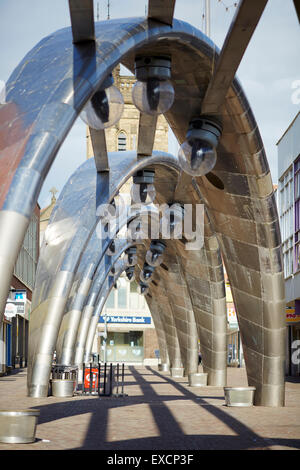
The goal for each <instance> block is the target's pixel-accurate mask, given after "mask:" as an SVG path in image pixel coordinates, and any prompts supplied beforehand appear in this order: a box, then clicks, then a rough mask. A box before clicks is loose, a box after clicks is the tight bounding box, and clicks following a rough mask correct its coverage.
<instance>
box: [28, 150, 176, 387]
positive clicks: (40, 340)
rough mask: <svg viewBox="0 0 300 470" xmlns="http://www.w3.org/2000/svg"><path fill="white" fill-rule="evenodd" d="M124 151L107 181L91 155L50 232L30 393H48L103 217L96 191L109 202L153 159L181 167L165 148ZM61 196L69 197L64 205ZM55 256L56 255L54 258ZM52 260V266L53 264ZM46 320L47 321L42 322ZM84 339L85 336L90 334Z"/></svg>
mask: <svg viewBox="0 0 300 470" xmlns="http://www.w3.org/2000/svg"><path fill="white" fill-rule="evenodd" d="M122 154H123V155H122V157H120V155H119V154H118V153H117V154H116V153H112V154H111V155H110V156H109V158H110V161H111V167H112V172H111V175H112V177H111V178H109V181H107V175H102V174H101V175H99V174H96V173H95V171H94V168H93V164H94V162H93V161H92V160H87V161H86V162H85V163H84V164H83V165H81V166H80V167H79V169H78V171H76V172H75V173H74V174H73V175H72V176H71V178H70V179H69V181H68V183H67V184H66V185H65V188H64V190H63V191H62V194H61V196H60V198H59V200H58V203H57V206H56V208H55V210H54V212H53V216H52V217H51V220H50V224H49V226H48V228H47V230H46V232H45V241H44V244H43V247H42V250H41V259H40V261H39V266H38V271H37V280H36V287H35V291H34V295H33V309H32V313H31V321H30V330H29V335H30V338H31V340H30V344H29V363H28V393H29V395H30V396H47V393H48V381H49V377H50V371H51V362H52V356H53V352H54V349H55V345H56V341H57V336H58V333H59V328H60V326H61V321H62V317H63V314H64V311H65V306H66V302H67V299H68V297H69V295H70V292H71V287H72V284H73V281H74V275H75V266H76V264H78V261H79V258H80V256H81V255H82V253H83V252H84V249H85V248H86V245H87V241H88V240H89V239H90V237H91V236H92V234H93V232H94V231H95V230H96V227H97V223H98V221H99V216H98V215H97V196H96V195H97V193H98V192H99V191H100V188H102V187H104V190H103V191H102V194H101V197H102V200H101V197H100V196H99V197H98V207H99V204H100V203H101V202H102V203H105V204H107V203H109V202H111V201H112V199H113V198H114V197H115V195H116V194H117V193H118V191H119V189H120V188H121V187H122V185H123V184H124V183H125V182H126V181H127V180H128V179H129V178H130V177H131V176H132V174H134V173H135V172H136V171H137V170H138V169H140V168H143V167H145V166H147V165H149V163H150V164H152V165H155V164H158V165H168V166H170V167H171V168H177V167H178V163H177V159H176V157H174V156H172V155H170V154H166V153H164V152H155V154H154V155H153V156H152V157H149V159H148V160H147V161H143V160H139V161H137V157H136V154H135V153H134V152H122ZM124 154H126V155H124ZM73 188H76V190H77V191H78V193H79V194H82V197H80V198H78V197H76V190H75V201H76V204H77V205H76V204H73V203H74V199H72V195H73V194H74V190H73ZM77 196H78V195H77ZM73 197H74V196H73ZM60 201H64V204H61V207H60V204H59V202H60ZM79 201H80V202H79ZM80 224H84V233H85V237H82V236H81V231H80V232H79V233H77V232H76V229H77V227H78V226H80ZM82 230H83V229H82ZM72 238H73V239H72ZM60 242H61V243H60ZM109 242H110V240H109V241H107V242H106V245H105V246H106V247H107V246H108V244H109ZM55 247H56V250H57V252H58V253H59V256H58V259H57V257H55V256H54V253H55ZM68 250H69V252H70V254H69V252H68ZM64 257H65V258H64ZM53 260H55V262H54V263H53ZM68 260H72V263H73V264H72V269H70V266H69V264H70V263H69V261H68ZM49 262H50V267H49V266H48V263H49ZM51 262H52V264H51ZM45 267H46V269H45ZM40 286H41V288H40ZM99 288H100V285H99V286H98V287H97V289H98V290H99ZM40 290H41V291H40ZM97 293H98V291H97ZM95 299H96V293H95V292H94V293H93V299H90V300H88V303H87V305H86V306H85V308H84V312H83V314H84V316H89V315H90V313H91V312H90V311H91V310H92V309H93V308H94V306H93V305H91V303H92V302H94V300H95ZM89 312H90V313H89ZM41 319H43V320H42V321H41ZM74 328H76V325H74ZM74 328H73V332H74V331H75V330H74ZM81 339H82V341H85V337H84V338H81Z"/></svg>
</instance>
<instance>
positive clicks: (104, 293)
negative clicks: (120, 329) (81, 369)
mask: <svg viewBox="0 0 300 470" xmlns="http://www.w3.org/2000/svg"><path fill="white" fill-rule="evenodd" d="M128 245H129V244H128ZM111 261H112V263H111V266H110V267H111V268H112V267H113V266H114V267H116V271H117V272H116V273H115V275H114V276H113V279H110V278H109V276H106V278H105V279H104V281H103V284H102V286H101V289H100V291H99V294H98V297H97V301H96V305H95V308H94V311H93V313H92V316H91V319H90V324H89V327H88V331H87V334H86V340H85V344H84V353H83V359H82V362H84V363H87V362H89V361H90V355H91V351H92V346H93V341H94V338H95V335H96V332H97V325H98V323H99V318H100V316H101V313H102V310H103V307H104V305H105V302H106V300H107V297H108V296H109V294H110V291H111V290H112V288H113V287H114V284H115V283H116V282H117V280H118V279H119V277H120V276H121V275H122V273H123V272H124V270H125V269H126V266H127V265H126V263H125V262H124V260H120V261H121V263H118V259H117V260H116V261H115V262H114V260H113V259H112V260H111ZM116 265H117V266H116ZM80 364H81V363H80Z"/></svg>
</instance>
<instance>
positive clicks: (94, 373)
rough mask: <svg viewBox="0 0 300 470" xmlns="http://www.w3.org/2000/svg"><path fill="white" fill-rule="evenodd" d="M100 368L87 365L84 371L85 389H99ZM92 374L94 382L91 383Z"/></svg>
mask: <svg viewBox="0 0 300 470" xmlns="http://www.w3.org/2000/svg"><path fill="white" fill-rule="evenodd" d="M98 373H99V371H98V368H96V367H92V368H91V367H87V368H86V369H85V371H84V389H85V390H91V389H92V390H94V391H95V390H97V389H98ZM91 375H92V384H91Z"/></svg>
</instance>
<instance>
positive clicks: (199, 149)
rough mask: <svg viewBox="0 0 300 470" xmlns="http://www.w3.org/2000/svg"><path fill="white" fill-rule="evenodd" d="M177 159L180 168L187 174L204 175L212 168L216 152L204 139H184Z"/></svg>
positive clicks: (215, 159)
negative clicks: (189, 140)
mask: <svg viewBox="0 0 300 470" xmlns="http://www.w3.org/2000/svg"><path fill="white" fill-rule="evenodd" d="M178 159H179V164H180V166H181V168H182V170H183V171H185V172H186V173H188V174H189V175H192V176H204V175H206V174H207V173H209V172H210V171H211V170H212V169H213V168H214V166H215V164H216V161H217V152H216V149H215V148H213V147H212V146H211V145H209V144H207V143H206V142H204V141H201V140H194V141H191V142H188V141H185V142H184V143H183V144H182V145H181V147H180V149H179V152H178Z"/></svg>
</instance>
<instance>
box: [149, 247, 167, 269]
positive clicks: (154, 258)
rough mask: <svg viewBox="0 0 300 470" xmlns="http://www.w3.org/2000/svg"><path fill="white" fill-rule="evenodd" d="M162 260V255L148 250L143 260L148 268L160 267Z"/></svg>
mask: <svg viewBox="0 0 300 470" xmlns="http://www.w3.org/2000/svg"><path fill="white" fill-rule="evenodd" d="M163 258H164V257H163V255H162V254H159V253H157V252H153V251H151V250H148V251H147V253H146V257H145V260H146V262H147V263H148V264H149V266H153V267H155V268H156V267H157V266H160V265H161V263H162V262H163Z"/></svg>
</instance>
